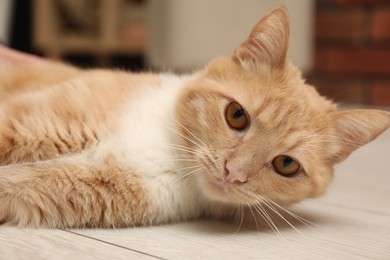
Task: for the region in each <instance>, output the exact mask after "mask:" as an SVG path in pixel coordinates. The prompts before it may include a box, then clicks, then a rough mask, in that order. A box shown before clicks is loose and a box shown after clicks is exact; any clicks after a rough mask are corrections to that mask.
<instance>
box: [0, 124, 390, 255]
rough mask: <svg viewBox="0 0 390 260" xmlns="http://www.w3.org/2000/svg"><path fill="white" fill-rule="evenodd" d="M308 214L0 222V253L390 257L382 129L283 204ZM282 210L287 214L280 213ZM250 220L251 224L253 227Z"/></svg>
mask: <svg viewBox="0 0 390 260" xmlns="http://www.w3.org/2000/svg"><path fill="white" fill-rule="evenodd" d="M289 209H290V210H291V211H292V212H294V213H296V214H298V215H299V216H301V217H303V218H305V219H307V220H309V221H311V222H313V223H314V224H313V225H305V224H302V223H300V222H299V221H297V220H294V219H292V218H288V221H290V222H291V223H292V224H293V225H294V226H295V228H293V227H291V226H289V225H288V224H286V223H285V222H284V221H283V220H282V219H280V218H279V219H278V218H277V217H275V216H274V217H275V219H276V220H277V222H278V227H279V230H280V234H278V233H277V232H274V231H273V230H272V229H271V228H269V227H267V225H266V224H265V223H263V222H261V221H260V220H258V221H257V222H258V223H257V224H256V222H255V221H254V220H253V219H250V215H248V220H247V221H246V222H245V223H244V224H243V225H242V226H241V228H240V229H239V230H237V229H238V227H237V225H236V224H235V223H234V221H211V220H199V221H194V222H190V223H179V224H172V225H166V226H157V227H146V228H132V229H116V230H43V229H40V230H29V229H16V228H12V227H1V226H0V259H73V260H75V259H83V260H84V259H213V260H217V259H224V260H228V259H390V130H388V131H387V132H386V133H385V134H384V135H382V136H381V137H380V138H378V139H377V140H376V141H374V142H373V143H371V144H369V145H367V146H365V147H363V148H361V149H360V150H358V151H357V152H355V154H354V155H353V156H351V157H350V158H349V160H348V161H346V162H344V163H342V164H341V165H339V166H338V167H337V169H336V176H335V180H334V182H333V184H332V185H331V187H330V189H329V191H328V193H327V194H326V195H325V196H323V197H322V198H320V199H316V200H308V201H305V202H303V203H301V204H299V205H296V206H294V207H291V208H289ZM286 218H287V216H286ZM257 225H258V227H257Z"/></svg>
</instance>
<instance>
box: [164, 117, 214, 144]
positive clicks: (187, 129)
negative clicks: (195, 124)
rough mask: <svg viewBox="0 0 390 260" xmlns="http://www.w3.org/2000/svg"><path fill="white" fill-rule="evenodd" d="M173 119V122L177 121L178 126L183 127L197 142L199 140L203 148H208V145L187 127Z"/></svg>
mask: <svg viewBox="0 0 390 260" xmlns="http://www.w3.org/2000/svg"><path fill="white" fill-rule="evenodd" d="M171 119H172V120H173V121H175V122H176V123H177V124H178V125H180V126H181V127H183V129H184V130H186V131H187V132H188V133H189V134H190V135H192V136H193V137H194V138H195V139H196V140H198V141H199V142H200V144H202V145H203V146H205V147H207V145H206V144H205V143H204V142H203V141H202V140H200V139H199V138H198V137H197V136H196V135H195V134H194V133H192V132H191V131H190V130H189V129H188V128H187V127H185V126H184V125H183V124H181V123H180V122H178V121H177V120H176V119H175V118H171ZM199 148H201V147H199Z"/></svg>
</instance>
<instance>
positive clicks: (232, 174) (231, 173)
mask: <svg viewBox="0 0 390 260" xmlns="http://www.w3.org/2000/svg"><path fill="white" fill-rule="evenodd" d="M225 182H230V183H233V182H235V183H239V184H240V183H245V182H247V176H246V175H245V174H244V173H243V172H241V171H239V170H238V169H237V168H236V167H235V166H234V165H232V164H230V163H226V166H225Z"/></svg>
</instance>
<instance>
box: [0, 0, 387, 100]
mask: <svg viewBox="0 0 390 260" xmlns="http://www.w3.org/2000/svg"><path fill="white" fill-rule="evenodd" d="M281 4H282V5H284V6H286V8H287V9H288V11H289V14H290V20H291V24H292V28H291V39H290V49H289V57H290V58H291V59H292V60H293V62H294V63H295V64H297V65H298V66H299V67H300V68H301V69H302V70H303V72H304V74H305V77H306V78H307V81H308V82H309V83H311V84H313V85H315V86H316V87H317V89H318V90H319V92H320V93H322V94H324V95H326V96H328V97H329V98H331V99H333V100H335V101H336V102H340V103H344V104H350V103H351V104H364V105H379V106H390V1H389V0H300V1H296V0H244V1H237V0H196V1H194V0H82V1H80V0H57V1H52V0H0V42H1V43H2V44H5V45H8V46H10V47H12V48H14V49H18V50H21V51H24V52H28V53H33V54H36V55H39V56H44V57H48V58H50V59H61V60H65V61H67V62H71V63H74V64H76V65H78V66H82V67H96V66H99V67H119V68H125V69H129V70H133V71H139V70H145V69H147V70H156V71H159V70H168V69H169V70H173V71H177V72H187V71H192V70H194V69H197V68H200V67H202V66H204V65H205V64H206V63H207V62H208V61H209V60H210V59H212V58H213V57H216V56H219V55H230V54H231V53H232V52H233V50H234V48H235V47H236V46H238V45H239V44H240V43H241V42H242V41H243V40H244V39H245V38H246V37H247V35H248V34H249V32H250V30H251V28H252V27H253V25H254V24H255V23H256V22H257V21H258V20H259V19H260V18H261V17H262V16H263V15H264V14H266V13H267V12H268V11H270V10H271V9H272V8H274V7H276V6H279V5H281Z"/></svg>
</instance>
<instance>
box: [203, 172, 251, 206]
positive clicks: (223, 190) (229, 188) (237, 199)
mask: <svg viewBox="0 0 390 260" xmlns="http://www.w3.org/2000/svg"><path fill="white" fill-rule="evenodd" d="M201 183H202V186H203V187H202V189H203V191H204V193H205V194H206V195H207V197H209V198H211V199H212V200H214V201H218V202H223V203H228V204H243V203H245V204H246V203H248V201H247V200H246V199H245V200H244V198H243V197H242V196H237V195H236V194H237V193H238V191H237V189H239V187H238V186H239V185H240V184H236V183H228V182H225V181H223V180H218V179H212V178H208V177H205V178H202V182H201Z"/></svg>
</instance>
